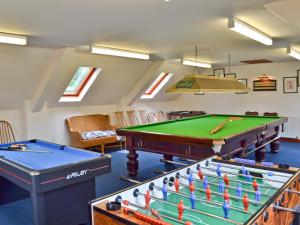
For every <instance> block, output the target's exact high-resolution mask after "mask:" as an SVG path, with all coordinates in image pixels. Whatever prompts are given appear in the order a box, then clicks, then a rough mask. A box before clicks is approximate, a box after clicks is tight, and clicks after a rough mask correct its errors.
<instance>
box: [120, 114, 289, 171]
mask: <svg viewBox="0 0 300 225" xmlns="http://www.w3.org/2000/svg"><path fill="white" fill-rule="evenodd" d="M230 117H235V118H237V119H236V120H233V121H231V122H229V123H227V124H226V125H225V126H224V127H223V128H222V129H221V130H219V131H218V132H217V133H215V134H210V131H211V130H212V129H213V128H215V127H217V126H218V125H220V124H221V123H222V122H224V121H225V120H227V119H228V118H230ZM285 122H287V118H286V117H274V116H272V117H270V116H268V117H266V116H245V115H219V114H213V115H204V116H197V117H192V118H185V119H179V120H169V121H164V122H159V123H153V124H145V125H139V126H131V127H127V128H122V129H118V130H117V134H118V135H120V136H125V137H126V149H127V150H128V151H129V154H128V156H127V158H128V162H127V169H128V172H129V174H130V175H132V176H135V175H137V172H138V154H137V153H136V151H137V150H139V151H146V152H153V153H159V154H163V155H164V158H165V159H166V160H172V158H173V156H179V157H184V158H189V159H196V160H200V159H203V158H205V157H208V156H211V155H215V154H217V155H219V156H224V155H230V156H232V155H237V154H243V153H244V152H245V151H246V150H247V148H248V147H249V146H251V145H253V144H255V147H256V148H258V150H257V151H256V152H255V155H256V160H257V161H260V162H261V161H264V160H265V143H266V142H268V141H270V140H274V141H271V143H270V147H271V151H272V152H274V153H276V152H278V151H279V139H278V138H277V137H278V134H279V132H280V126H282V129H283V124H284V123H285ZM276 138H277V139H276ZM260 146H261V147H260Z"/></svg>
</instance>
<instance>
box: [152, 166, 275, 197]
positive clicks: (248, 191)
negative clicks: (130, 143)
mask: <svg viewBox="0 0 300 225" xmlns="http://www.w3.org/2000/svg"><path fill="white" fill-rule="evenodd" d="M154 172H155V173H161V174H167V172H165V171H162V170H160V169H155V170H154ZM180 176H182V175H180ZM183 178H184V179H187V178H186V177H183ZM195 181H196V182H199V183H203V181H202V180H200V179H197V180H195ZM209 184H210V185H214V186H218V184H216V183H213V182H209ZM226 187H227V188H228V189H232V190H236V188H235V187H232V186H230V185H226ZM241 190H242V191H244V192H246V193H252V194H255V191H251V190H247V189H244V188H242V189H241ZM261 195H264V196H267V197H272V196H273V195H269V194H266V193H261Z"/></svg>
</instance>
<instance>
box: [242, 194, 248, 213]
mask: <svg viewBox="0 0 300 225" xmlns="http://www.w3.org/2000/svg"><path fill="white" fill-rule="evenodd" d="M243 205H244V211H245V212H248V209H249V199H248V195H247V194H245V195H244V197H243Z"/></svg>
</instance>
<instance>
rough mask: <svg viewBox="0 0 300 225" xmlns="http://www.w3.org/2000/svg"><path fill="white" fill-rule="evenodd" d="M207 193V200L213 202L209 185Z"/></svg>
mask: <svg viewBox="0 0 300 225" xmlns="http://www.w3.org/2000/svg"><path fill="white" fill-rule="evenodd" d="M205 193H206V199H207V201H210V200H211V190H210V186H209V185H207V188H206V191H205Z"/></svg>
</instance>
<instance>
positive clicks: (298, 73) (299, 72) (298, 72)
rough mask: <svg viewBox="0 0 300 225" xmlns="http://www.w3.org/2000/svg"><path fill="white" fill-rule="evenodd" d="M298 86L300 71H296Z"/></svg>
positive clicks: (299, 84) (299, 83)
mask: <svg viewBox="0 0 300 225" xmlns="http://www.w3.org/2000/svg"><path fill="white" fill-rule="evenodd" d="M297 80H298V86H300V70H297Z"/></svg>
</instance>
